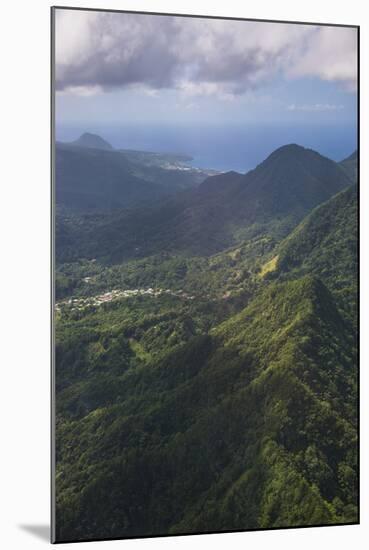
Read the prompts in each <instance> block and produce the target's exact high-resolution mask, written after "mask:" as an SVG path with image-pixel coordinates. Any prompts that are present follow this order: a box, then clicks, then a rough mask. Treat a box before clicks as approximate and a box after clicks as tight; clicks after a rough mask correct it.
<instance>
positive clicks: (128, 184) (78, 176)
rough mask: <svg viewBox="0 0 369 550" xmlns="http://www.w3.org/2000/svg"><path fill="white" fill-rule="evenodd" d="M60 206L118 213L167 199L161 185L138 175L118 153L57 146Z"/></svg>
mask: <svg viewBox="0 0 369 550" xmlns="http://www.w3.org/2000/svg"><path fill="white" fill-rule="evenodd" d="M55 187H56V204H57V206H63V207H64V208H68V209H70V210H72V211H74V212H79V211H82V212H86V211H94V210H95V211H98V210H116V209H119V208H124V207H127V206H131V205H133V204H137V203H139V202H142V201H155V200H157V199H158V198H159V197H163V196H165V195H166V192H165V189H164V188H162V187H161V186H160V185H158V184H155V183H152V182H148V181H144V180H143V179H140V178H138V177H136V176H135V175H134V170H133V167H132V166H131V165H130V163H129V162H128V161H127V160H126V159H125V158H124V156H123V155H121V154H120V153H119V152H117V151H108V150H106V151H105V150H101V149H97V148H85V147H80V146H71V145H64V144H57V145H56V161H55Z"/></svg>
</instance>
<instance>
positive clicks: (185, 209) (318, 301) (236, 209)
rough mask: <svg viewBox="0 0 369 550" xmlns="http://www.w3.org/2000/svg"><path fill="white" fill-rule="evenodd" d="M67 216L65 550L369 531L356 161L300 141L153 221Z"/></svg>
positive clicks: (149, 211)
mask: <svg viewBox="0 0 369 550" xmlns="http://www.w3.org/2000/svg"><path fill="white" fill-rule="evenodd" d="M104 153H105V151H104ZM150 162H151V161H150ZM153 162H155V160H153ZM58 208H59V210H58V215H57V216H56V224H57V242H56V246H57V255H58V247H59V255H58V263H57V269H56V296H57V308H56V314H55V315H56V350H55V352H56V379H55V386H56V387H55V389H56V395H57V398H56V500H57V506H56V520H57V521H56V525H57V540H58V541H69V540H80V539H87V540H88V539H95V538H111V537H132V536H133V537H134V536H142V535H159V534H180V533H194V532H207V531H222V530H224V531H228V530H240V529H258V528H270V527H286V526H288V527H291V526H304V525H305V526H306V525H322V524H328V525H331V524H342V523H357V521H358V508H357V505H358V495H357V491H358V482H357V476H358V472H357V458H358V457H357V436H358V432H357V420H358V419H357V397H358V394H357V364H358V358H357V329H356V321H357V305H358V304H357V263H358V258H357V253H358V250H357V216H358V212H357V187H356V185H350V179H349V177H348V176H347V175H346V174H345V172H344V171H343V170H342V167H340V165H338V164H336V163H333V162H332V161H329V160H328V159H325V158H324V157H321V156H320V155H318V154H317V153H314V152H313V151H309V150H306V149H303V148H299V147H297V146H287V147H285V148H282V149H281V150H278V151H276V152H275V153H273V154H272V155H271V156H270V157H269V158H268V159H266V161H265V162H264V163H262V164H261V165H260V166H259V167H258V168H256V169H255V170H254V171H252V172H250V173H249V174H247V175H245V176H243V175H240V174H237V173H235V172H230V173H225V174H219V175H217V176H214V177H211V178H208V179H207V180H205V181H204V182H203V184H201V185H200V186H199V187H198V188H197V189H196V190H187V191H185V192H183V193H180V194H178V195H177V196H176V197H174V198H171V199H166V200H165V201H163V202H161V203H160V204H156V205H152V206H151V207H148V208H142V207H140V208H137V209H136V208H132V209H131V210H128V209H127V210H125V211H124V212H123V211H119V212H116V213H107V212H106V211H105V212H103V211H98V212H90V213H89V214H85V215H80V213H76V212H71V210H69V209H66V208H65V207H63V206H62V207H58Z"/></svg>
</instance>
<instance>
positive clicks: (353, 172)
mask: <svg viewBox="0 0 369 550" xmlns="http://www.w3.org/2000/svg"><path fill="white" fill-rule="evenodd" d="M339 164H340V166H341V168H342V169H343V170H344V172H345V173H346V175H347V176H348V177H349V178H350V179H351V181H352V183H356V182H357V151H354V152H353V153H352V155H350V156H349V157H347V158H345V159H344V160H342V161H341V162H340V163H339Z"/></svg>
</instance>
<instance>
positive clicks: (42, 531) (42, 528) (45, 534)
mask: <svg viewBox="0 0 369 550" xmlns="http://www.w3.org/2000/svg"><path fill="white" fill-rule="evenodd" d="M18 527H19V529H22V530H23V531H27V532H28V533H31V534H32V535H34V536H35V537H37V538H38V539H41V540H43V541H46V542H50V526H49V525H18Z"/></svg>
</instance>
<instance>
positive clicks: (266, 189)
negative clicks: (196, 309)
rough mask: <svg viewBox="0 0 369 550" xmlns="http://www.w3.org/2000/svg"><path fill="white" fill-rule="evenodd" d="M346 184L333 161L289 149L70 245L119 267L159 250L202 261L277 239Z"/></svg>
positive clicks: (121, 217)
mask: <svg viewBox="0 0 369 550" xmlns="http://www.w3.org/2000/svg"><path fill="white" fill-rule="evenodd" d="M348 185H350V180H349V178H348V176H346V174H345V173H344V172H343V170H342V169H340V167H339V166H338V165H337V164H336V163H334V162H333V161H331V160H329V159H327V158H324V157H322V156H321V155H319V154H318V153H315V152H314V151H311V150H308V149H304V148H303V147H299V146H297V145H289V146H285V147H282V148H280V149H278V150H277V151H275V152H274V153H273V154H272V155H270V156H269V157H268V158H267V159H266V160H265V161H264V162H263V163H261V164H260V165H259V166H258V167H257V168H256V169H255V170H253V171H251V172H249V173H248V174H246V175H244V176H242V175H240V174H237V173H235V172H229V173H225V174H221V175H217V176H212V177H210V178H208V179H206V180H205V181H204V182H203V183H202V184H201V185H200V186H199V187H198V188H197V189H193V190H189V191H187V192H185V193H181V194H180V195H178V196H176V197H174V198H173V199H170V200H167V201H166V202H165V203H163V204H159V205H156V206H153V207H152V208H146V209H141V210H135V211H132V212H124V213H122V214H120V215H119V214H117V216H115V217H114V218H112V219H111V220H110V221H109V222H107V223H106V224H103V226H101V227H100V228H99V231H98V232H96V234H94V236H93V238H92V236H90V235H88V234H86V235H84V234H81V236H80V242H79V243H78V242H77V243H76V247H77V248H78V250H79V252H78V254H79V255H80V256H81V255H82V256H85V257H89V256H90V257H94V258H101V259H102V260H103V261H105V262H106V263H119V262H121V261H123V260H126V259H127V258H132V257H137V256H138V257H144V256H147V255H151V254H154V253H156V252H159V251H161V252H162V251H166V252H171V253H173V252H175V253H178V252H180V253H182V254H187V255H210V254H214V253H216V252H218V251H221V250H224V249H225V248H227V247H230V246H233V245H235V244H237V243H239V242H241V241H245V240H248V239H250V238H254V237H255V236H256V235H260V234H263V233H264V234H266V235H271V234H272V235H273V237H274V238H275V239H277V240H280V239H281V238H283V237H285V236H286V235H287V234H288V233H289V232H290V231H291V229H292V228H293V227H294V226H295V225H296V224H297V223H298V222H299V221H301V219H302V218H303V217H304V216H305V215H306V214H307V212H308V211H309V210H310V209H311V208H313V207H314V206H317V205H318V204H320V203H321V202H323V201H325V200H327V199H328V198H329V197H330V196H332V195H333V194H335V193H337V192H338V191H340V190H341V189H343V188H345V187H347V186H348ZM59 252H60V253H61V254H62V252H63V251H62V249H60V251H59Z"/></svg>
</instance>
